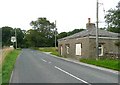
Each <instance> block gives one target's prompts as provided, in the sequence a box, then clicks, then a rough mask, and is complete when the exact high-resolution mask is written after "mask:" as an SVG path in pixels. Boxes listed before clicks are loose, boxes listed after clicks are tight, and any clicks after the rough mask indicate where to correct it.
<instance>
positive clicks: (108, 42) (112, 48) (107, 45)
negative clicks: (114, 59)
mask: <svg viewBox="0 0 120 85" xmlns="http://www.w3.org/2000/svg"><path fill="white" fill-rule="evenodd" d="M117 41H118V40H116V39H109V38H108V39H99V44H102V45H103V56H106V54H110V53H113V54H116V53H118V47H117V46H116V45H115V42H117ZM89 44H90V46H89V53H90V55H89V57H95V56H96V41H95V38H91V39H89ZM90 49H92V50H90Z"/></svg>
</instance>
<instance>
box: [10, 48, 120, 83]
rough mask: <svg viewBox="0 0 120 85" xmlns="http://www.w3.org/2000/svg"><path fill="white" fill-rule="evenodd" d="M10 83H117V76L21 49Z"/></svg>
mask: <svg viewBox="0 0 120 85" xmlns="http://www.w3.org/2000/svg"><path fill="white" fill-rule="evenodd" d="M10 83H85V84H86V85H91V83H118V74H115V73H112V72H107V71H101V70H98V69H94V68H91V67H88V66H84V65H79V64H76V63H73V62H69V61H66V60H63V59H58V58H55V57H53V56H51V55H48V54H45V53H42V52H39V51H35V50H31V49H23V50H22V52H21V54H20V56H19V57H18V59H17V61H16V64H15V67H14V70H13V74H12V75H11V80H10Z"/></svg>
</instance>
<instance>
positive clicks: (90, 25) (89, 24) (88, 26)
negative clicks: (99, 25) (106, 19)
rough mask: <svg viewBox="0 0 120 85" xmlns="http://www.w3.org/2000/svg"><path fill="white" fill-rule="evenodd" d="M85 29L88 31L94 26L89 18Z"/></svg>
mask: <svg viewBox="0 0 120 85" xmlns="http://www.w3.org/2000/svg"><path fill="white" fill-rule="evenodd" d="M86 28H87V29H88V30H90V29H94V28H95V24H94V23H91V19H90V18H88V23H87V24H86Z"/></svg>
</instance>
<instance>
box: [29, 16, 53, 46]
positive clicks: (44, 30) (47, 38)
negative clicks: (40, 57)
mask: <svg viewBox="0 0 120 85" xmlns="http://www.w3.org/2000/svg"><path fill="white" fill-rule="evenodd" d="M30 25H31V26H32V27H33V30H31V33H32V36H34V37H39V39H37V40H36V41H37V42H38V41H39V42H38V43H39V44H37V43H34V46H37V47H38V46H39V47H41V46H54V37H55V36H54V32H55V29H54V28H55V24H54V23H53V22H52V23H51V22H50V21H49V20H47V18H38V19H37V20H36V21H31V23H30ZM34 31H35V32H36V34H37V35H36V34H34V33H33V32H34ZM34 39H36V38H34Z"/></svg>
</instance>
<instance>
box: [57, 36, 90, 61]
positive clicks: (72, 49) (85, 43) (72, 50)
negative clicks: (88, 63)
mask: <svg viewBox="0 0 120 85" xmlns="http://www.w3.org/2000/svg"><path fill="white" fill-rule="evenodd" d="M58 43H59V44H58V51H59V53H60V46H63V56H64V57H71V58H75V59H79V58H81V57H88V56H89V38H76V39H67V40H62V41H59V42H58ZM68 44H69V54H67V48H66V45H68ZM76 44H82V50H81V56H80V55H79V56H76Z"/></svg>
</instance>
